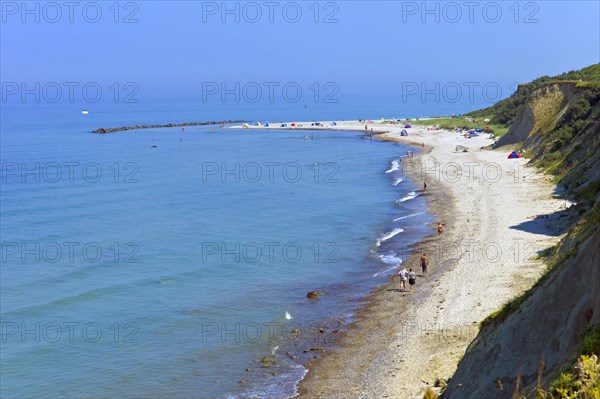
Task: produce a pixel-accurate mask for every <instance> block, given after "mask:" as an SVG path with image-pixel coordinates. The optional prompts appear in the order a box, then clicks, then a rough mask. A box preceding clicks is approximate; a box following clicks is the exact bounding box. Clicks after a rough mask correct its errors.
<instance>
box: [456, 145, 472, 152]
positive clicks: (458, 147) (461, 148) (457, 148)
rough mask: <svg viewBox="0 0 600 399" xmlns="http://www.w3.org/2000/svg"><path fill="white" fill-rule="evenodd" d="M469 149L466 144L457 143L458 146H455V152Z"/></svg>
mask: <svg viewBox="0 0 600 399" xmlns="http://www.w3.org/2000/svg"><path fill="white" fill-rule="evenodd" d="M467 151H469V149H468V148H467V147H465V146H464V145H457V146H456V148H454V152H467Z"/></svg>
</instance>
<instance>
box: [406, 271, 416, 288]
mask: <svg viewBox="0 0 600 399" xmlns="http://www.w3.org/2000/svg"><path fill="white" fill-rule="evenodd" d="M416 282H417V275H416V274H415V272H413V269H410V270H409V272H408V285H410V290H411V291H412V288H413V285H415V283H416Z"/></svg>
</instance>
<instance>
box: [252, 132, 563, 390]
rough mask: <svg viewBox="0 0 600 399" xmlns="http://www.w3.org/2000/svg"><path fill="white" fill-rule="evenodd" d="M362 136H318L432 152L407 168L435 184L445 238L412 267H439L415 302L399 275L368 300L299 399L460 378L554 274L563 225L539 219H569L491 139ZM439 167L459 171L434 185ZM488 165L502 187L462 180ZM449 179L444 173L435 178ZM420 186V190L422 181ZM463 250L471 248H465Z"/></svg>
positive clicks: (533, 173)
mask: <svg viewBox="0 0 600 399" xmlns="http://www.w3.org/2000/svg"><path fill="white" fill-rule="evenodd" d="M300 123H302V122H300ZM305 123H306V122H304V123H303V124H305ZM308 124H310V123H308ZM288 126H289V125H288ZM361 126H364V123H360V124H359V123H358V122H338V123H337V125H336V126H325V127H311V128H312V129H311V130H344V131H354V132H362V133H366V136H367V137H368V135H369V134H372V135H373V139H376V140H381V141H394V142H399V143H402V144H405V145H413V146H417V145H418V146H419V147H421V145H424V148H423V151H421V152H420V153H419V154H418V155H416V156H415V157H414V158H411V159H410V162H408V164H406V165H404V167H405V168H406V170H411V171H412V172H413V173H415V176H417V177H419V176H420V177H422V178H424V179H426V180H427V181H428V190H427V191H428V195H427V196H426V199H427V208H428V209H427V210H428V212H429V213H430V214H431V215H432V216H434V217H435V218H437V220H440V221H441V222H442V223H444V224H445V225H446V229H445V231H444V233H443V234H442V236H441V237H437V236H436V233H435V232H434V229H435V226H431V227H432V234H431V235H429V236H427V237H425V239H424V240H423V241H422V242H421V243H420V244H418V245H417V246H415V247H414V248H412V249H411V256H410V257H409V259H407V260H405V261H404V262H403V265H404V267H406V268H407V269H408V268H410V267H412V268H413V269H415V270H417V271H418V273H417V275H418V276H419V275H420V274H421V272H420V267H417V266H418V256H417V254H420V253H421V252H427V253H428V254H429V257H430V261H431V264H430V270H429V273H428V275H427V277H418V278H417V286H416V289H415V290H414V291H413V292H410V293H399V292H398V291H399V290H398V287H399V285H398V282H397V277H396V276H395V272H394V274H393V275H392V276H393V277H391V278H390V281H389V282H388V283H386V284H384V285H382V286H380V287H377V288H375V289H374V290H373V291H372V292H371V293H370V294H368V295H367V296H366V297H365V298H364V300H365V305H363V306H362V307H360V308H359V309H358V310H357V311H356V313H355V316H354V318H353V321H352V323H350V324H349V325H348V326H347V329H345V331H344V332H343V333H342V334H340V336H339V338H338V339H337V341H336V348H335V349H334V350H332V351H329V352H328V353H324V354H322V355H321V356H320V357H319V358H317V359H314V360H311V361H309V362H308V363H307V364H305V367H306V368H307V369H308V373H307V374H306V376H305V377H304V379H303V380H302V381H301V382H300V384H299V385H298V392H299V396H296V397H298V398H349V397H356V398H371V397H386V398H420V397H422V395H423V392H424V390H425V388H426V387H428V386H433V385H435V381H436V379H445V380H447V379H448V378H450V377H451V376H452V374H453V373H454V371H455V369H456V366H457V363H458V361H459V360H460V359H461V358H462V355H463V354H464V351H465V350H466V348H467V346H468V345H469V344H470V343H471V341H472V340H473V339H474V338H475V337H476V335H477V333H478V331H479V322H480V321H481V320H482V319H483V318H485V317H486V316H487V315H489V314H491V313H492V312H494V311H496V310H497V309H498V308H499V307H500V306H501V305H502V304H503V303H505V302H506V301H508V300H509V299H511V298H512V297H514V296H515V295H518V294H519V293H521V292H523V291H524V290H526V289H528V288H529V287H530V286H532V285H533V284H534V283H535V281H536V280H537V278H538V277H539V276H540V275H541V273H542V272H543V270H544V268H545V266H544V265H543V264H542V263H541V262H539V261H535V260H533V257H534V256H535V255H536V253H537V252H539V251H541V250H543V249H545V248H547V247H550V246H552V245H554V244H555V243H556V242H557V241H558V240H559V239H560V236H559V235H558V234H554V233H553V231H554V230H555V229H557V226H556V225H557V224H559V222H555V221H548V222H544V221H540V220H536V221H535V222H534V224H535V228H531V227H530V226H529V225H530V224H531V223H532V221H531V220H529V219H530V218H531V216H535V215H536V214H544V213H545V214H548V213H552V212H553V211H555V210H557V209H562V208H564V204H565V202H564V200H561V199H556V198H553V192H554V189H555V188H556V185H555V184H554V183H553V182H551V181H550V178H548V177H547V176H544V175H541V174H540V173H539V172H538V171H537V170H535V169H533V168H531V167H528V166H526V163H527V162H528V161H527V160H525V159H520V160H517V161H516V163H515V160H506V155H505V154H504V153H505V152H507V153H508V150H506V151H502V150H491V149H484V148H483V147H486V146H488V145H490V144H491V143H492V141H491V140H488V139H485V138H483V137H476V138H473V139H465V138H462V137H460V136H459V135H458V134H457V133H453V132H449V131H443V130H433V131H431V130H426V128H425V127H422V126H416V127H413V128H411V129H409V136H408V137H406V136H403V137H401V136H400V135H399V132H400V131H401V130H402V128H403V127H397V126H393V125H382V124H378V123H372V124H369V127H372V128H373V130H372V131H370V130H367V131H365V130H362V129H360V127H361ZM247 128H250V129H257V128H258V129H261V130H264V129H271V130H294V129H297V130H308V129H307V128H305V127H287V128H285V127H280V126H278V127H264V126H256V127H255V126H251V127H247ZM457 144H458V145H464V146H467V147H468V148H469V152H467V153H454V152H453V149H454V146H455V145H457ZM431 161H433V164H434V165H435V164H437V165H445V166H449V165H450V166H452V168H449V169H453V170H450V171H448V175H446V176H443V178H441V179H437V180H436V179H435V177H439V176H433V177H434V182H433V183H432V182H431V177H432V175H430V172H431V170H430V167H429V166H427V164H429V163H430V162H431ZM510 161H512V162H510ZM405 162H406V161H405ZM486 163H489V165H492V164H493V165H495V168H496V169H497V170H499V171H501V172H502V173H501V175H502V176H501V178H500V179H498V180H497V181H496V180H495V178H493V177H491V176H487V178H486V175H484V174H483V173H482V174H479V175H475V174H474V176H470V177H471V178H470V179H468V180H464V178H463V179H457V176H458V177H460V176H461V175H462V176H463V177H464V174H465V173H467V172H469V171H470V169H469V168H473V167H474V165H477V164H479V165H485V166H489V165H488V164H486ZM453 164H454V165H453ZM419 167H422V170H419ZM435 169H436V168H434V169H432V170H435ZM488 169H489V170H491V169H490V168H488ZM403 170H404V169H403ZM489 170H488V172H489ZM440 171H443V166H442V168H438V169H437V171H436V172H435V173H437V174H439V173H440ZM435 173H434V174H435ZM413 180H414V181H415V182H416V183H417V184H420V182H419V180H418V178H417V179H415V178H413ZM523 224H527V226H523ZM464 242H468V243H471V247H469V249H467V248H461V247H462V246H463V245H461V244H462V243H464ZM473 244H476V245H475V246H474V245H473ZM478 245H479V247H481V246H483V247H484V248H485V247H486V246H487V248H488V253H487V255H486V253H484V252H483V251H481V250H480V251H477V249H478V248H477V246H478ZM532 247H533V248H534V249H535V251H531V248H532ZM448 248H451V249H456V248H459V250H458V252H456V251H455V252H456V253H453V254H452V255H450V254H448V253H445V252H447V249H448ZM489 248H492V249H494V248H496V249H498V248H499V249H500V254H498V256H496V257H497V258H498V259H494V262H490V259H489V258H490V257H492V255H491V253H492V252H493V251H492V250H489ZM511 248H512V252H513V253H512V254H511ZM515 248H518V250H517V252H520V253H519V257H518V259H516V258H515V259H512V258H513V257H515V254H514V252H515V251H514V249H515ZM519 250H520V251H519ZM490 251H492V252H490ZM525 252H527V253H526V254H525ZM431 254H433V256H432V255H431ZM494 256H495V255H494ZM526 256H527V257H526ZM524 266H526V267H524Z"/></svg>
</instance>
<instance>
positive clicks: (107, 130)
mask: <svg viewBox="0 0 600 399" xmlns="http://www.w3.org/2000/svg"><path fill="white" fill-rule="evenodd" d="M242 122H245V121H243V120H229V121H220V122H215V121H209V122H184V123H167V124H164V125H135V126H121V127H108V128H107V127H101V128H99V129H96V130H93V131H92V133H98V134H104V133H116V132H123V131H125V130H138V129H158V128H165V127H186V126H206V125H228V124H231V123H242Z"/></svg>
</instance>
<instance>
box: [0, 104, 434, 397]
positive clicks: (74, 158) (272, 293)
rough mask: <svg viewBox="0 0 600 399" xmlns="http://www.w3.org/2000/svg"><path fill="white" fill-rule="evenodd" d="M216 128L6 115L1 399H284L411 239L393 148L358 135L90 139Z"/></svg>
mask: <svg viewBox="0 0 600 399" xmlns="http://www.w3.org/2000/svg"><path fill="white" fill-rule="evenodd" d="M219 116H220V115H214V117H212V118H209V117H204V115H198V114H196V113H194V112H193V111H186V110H183V111H182V110H181V109H179V110H177V109H170V110H169V109H165V108H163V107H158V106H157V107H156V109H154V108H152V107H145V108H144V109H143V110H142V111H139V112H136V109H120V110H117V111H115V110H111V109H104V110H102V109H100V110H98V112H91V113H90V115H88V116H87V117H84V116H82V115H81V113H80V110H79V109H74V108H73V107H68V106H63V107H43V106H40V107H17V108H10V107H8V108H7V107H5V109H4V110H3V113H2V135H1V138H0V139H1V154H0V155H1V159H2V185H1V191H0V195H1V197H0V199H1V211H2V218H1V225H0V227H1V235H2V237H1V241H2V263H1V269H0V271H1V279H0V284H1V294H0V295H1V298H0V299H1V321H2V342H1V351H2V356H1V372H2V384H1V393H0V396H2V397H3V398H29V397H31V398H35V397H41V396H43V397H78V398H80V397H122V398H125V397H134V396H135V397H194V398H218V397H236V396H237V397H243V396H245V395H254V396H260V397H288V396H292V395H293V393H294V383H295V382H296V381H297V380H298V379H300V378H301V377H302V376H303V375H304V373H305V369H304V368H303V367H302V365H301V364H302V362H303V361H304V360H306V359H307V357H309V356H311V354H310V353H309V354H308V355H307V354H304V351H305V350H307V349H310V348H314V347H318V346H323V345H327V338H324V337H332V336H333V335H334V334H335V330H334V329H335V328H334V327H332V326H335V325H337V323H336V321H337V320H340V319H347V318H349V317H351V314H352V310H353V309H355V308H356V307H357V306H359V305H360V300H361V298H362V297H363V296H364V295H365V294H366V293H367V292H368V291H369V290H370V289H371V288H373V287H374V286H376V285H378V284H381V283H384V282H385V281H387V277H386V275H387V274H389V273H391V271H390V270H391V268H393V267H395V266H397V264H398V262H399V261H401V259H402V258H403V257H404V256H405V252H406V248H407V246H408V245H409V244H412V243H415V242H416V241H418V240H419V239H420V238H422V237H423V236H424V235H425V234H426V233H427V232H428V229H427V227H426V224H427V223H428V222H429V221H430V218H429V217H428V216H427V214H426V213H423V212H424V211H425V210H426V208H425V200H424V198H422V197H421V196H419V195H418V194H419V192H418V187H419V185H420V182H411V181H409V180H403V176H402V173H401V170H399V169H398V168H397V166H398V163H397V160H398V158H399V156H400V155H401V154H405V153H406V148H405V147H402V146H399V145H397V144H391V143H380V142H375V141H370V140H369V139H365V138H363V137H361V136H360V133H357V132H302V131H246V130H221V129H216V131H214V132H213V130H214V129H213V127H210V126H209V127H188V128H186V129H185V131H183V132H182V131H181V129H156V130H142V131H130V132H123V133H117V134H109V135H93V134H89V132H90V131H91V130H92V129H94V128H97V127H101V126H120V125H126V124H132V123H133V124H135V123H164V122H180V121H188V120H205V119H227V118H237V116H236V115H227V116H225V114H224V113H223V115H221V116H222V118H219ZM278 116H279V117H282V118H283V117H285V116H288V114H286V112H281V113H279V115H278ZM290 116H291V113H290ZM319 116H322V117H331V115H329V114H328V113H327V112H326V111H321V114H317V115H316V117H319ZM242 117H247V116H245V115H244V116H242ZM264 118H268V116H267V115H266V113H265V115H257V116H256V119H262V120H263V121H264V120H265V119H264ZM298 119H300V118H298ZM305 135H308V136H310V135H314V139H313V140H311V139H308V140H307V139H305V138H304V136H305ZM386 172H387V173H386ZM395 219H396V220H395ZM311 290H318V291H321V292H325V293H326V294H325V295H324V296H322V297H321V298H320V299H319V300H316V301H314V300H309V299H307V298H306V293H307V292H308V291H311ZM286 316H287V317H286ZM320 329H321V330H324V332H320V331H319V330H320ZM265 356H269V357H270V358H271V359H272V361H269V362H267V364H264V363H263V362H262V361H261V359H262V358H263V357H265ZM296 356H298V357H296ZM265 365H268V366H270V367H263V366H265ZM246 369H249V371H246ZM240 380H244V381H245V383H244V384H240Z"/></svg>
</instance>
